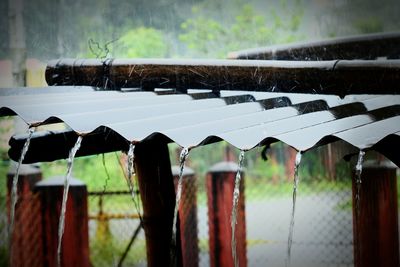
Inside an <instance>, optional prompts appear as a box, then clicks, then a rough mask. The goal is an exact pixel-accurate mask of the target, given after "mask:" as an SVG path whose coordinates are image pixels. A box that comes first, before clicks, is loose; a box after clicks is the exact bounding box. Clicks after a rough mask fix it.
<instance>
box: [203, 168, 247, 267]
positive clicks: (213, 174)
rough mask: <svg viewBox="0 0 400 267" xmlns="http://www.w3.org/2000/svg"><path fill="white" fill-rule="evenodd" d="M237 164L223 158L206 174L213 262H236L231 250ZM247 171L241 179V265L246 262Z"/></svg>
mask: <svg viewBox="0 0 400 267" xmlns="http://www.w3.org/2000/svg"><path fill="white" fill-rule="evenodd" d="M237 169H238V165H237V164H236V163H234V162H226V161H225V162H220V163H217V164H215V165H214V166H213V167H211V168H210V170H209V172H208V174H207V181H206V182H207V201H208V227H209V245H210V266H212V267H218V266H234V263H233V257H232V250H231V233H232V230H231V212H232V199H233V189H234V186H235V176H236V172H237ZM243 178H244V173H242V180H241V183H240V198H239V205H238V214H237V216H238V218H237V226H236V244H237V245H236V251H237V252H236V253H237V255H238V259H239V266H241V267H245V266H247V258H246V219H245V201H244V179H243Z"/></svg>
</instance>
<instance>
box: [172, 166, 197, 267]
mask: <svg viewBox="0 0 400 267" xmlns="http://www.w3.org/2000/svg"><path fill="white" fill-rule="evenodd" d="M179 171H180V169H179V166H172V175H173V176H174V184H175V188H176V187H177V184H178V179H179ZM179 224H180V235H181V247H182V263H183V266H185V267H197V266H199V244H198V243H199V242H198V241H199V240H198V236H197V235H198V229H197V184H196V177H195V173H194V171H193V170H192V169H191V168H189V167H185V169H184V172H183V176H182V196H181V205H180V208H179Z"/></svg>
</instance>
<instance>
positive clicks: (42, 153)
mask: <svg viewBox="0 0 400 267" xmlns="http://www.w3.org/2000/svg"><path fill="white" fill-rule="evenodd" d="M27 137H28V135H27V134H22V135H15V136H12V137H11V139H10V141H9V145H10V149H9V151H8V155H9V156H10V158H11V159H12V160H14V161H18V160H19V157H20V156H21V151H22V147H23V146H24V144H25V141H26V139H27ZM77 138H78V134H77V133H75V132H74V131H59V132H51V131H43V132H36V133H34V134H33V135H32V138H31V142H30V145H29V149H28V151H27V153H26V155H25V158H24V161H23V163H25V164H29V163H36V162H49V161H54V160H59V159H66V158H68V154H69V150H70V149H71V148H72V147H73V146H74V144H75V142H76V139H77ZM128 149H129V144H128V142H127V141H126V140H125V139H124V138H123V137H121V136H120V135H118V134H117V133H116V132H114V131H111V130H108V129H107V130H106V131H105V132H101V131H98V132H94V133H90V134H87V135H85V136H84V137H83V139H82V143H81V147H80V149H79V150H78V151H77V153H76V157H82V156H89V155H96V154H102V153H108V152H114V151H128ZM50 151H51V153H49V152H50Z"/></svg>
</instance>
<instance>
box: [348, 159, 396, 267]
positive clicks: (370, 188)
mask: <svg viewBox="0 0 400 267" xmlns="http://www.w3.org/2000/svg"><path fill="white" fill-rule="evenodd" d="M356 192H357V187H356V184H355V179H353V235H354V266H356V267H370V266H371V267H372V266H380V267H386V266H387V267H390V266H399V231H398V210H397V207H398V205H397V178H396V167H395V166H394V165H393V164H391V163H390V162H388V161H385V162H381V163H378V162H377V161H367V162H365V163H364V166H363V170H362V183H361V190H360V204H359V208H360V210H359V217H358V216H357V212H356V200H355V196H356Z"/></svg>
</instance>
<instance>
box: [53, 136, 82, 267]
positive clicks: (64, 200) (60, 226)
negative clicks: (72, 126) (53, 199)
mask: <svg viewBox="0 0 400 267" xmlns="http://www.w3.org/2000/svg"><path fill="white" fill-rule="evenodd" d="M81 142H82V136H78V139H77V140H76V143H75V145H74V146H73V147H72V148H71V150H70V151H69V157H68V166H67V173H66V175H65V179H64V192H63V198H62V204H61V213H60V220H59V222H58V246H57V266H58V267H61V244H62V237H63V234H64V226H65V211H66V208H67V200H68V191H69V182H70V177H71V173H72V167H73V165H74V158H75V154H76V152H77V151H78V150H79V148H80V147H81Z"/></svg>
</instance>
